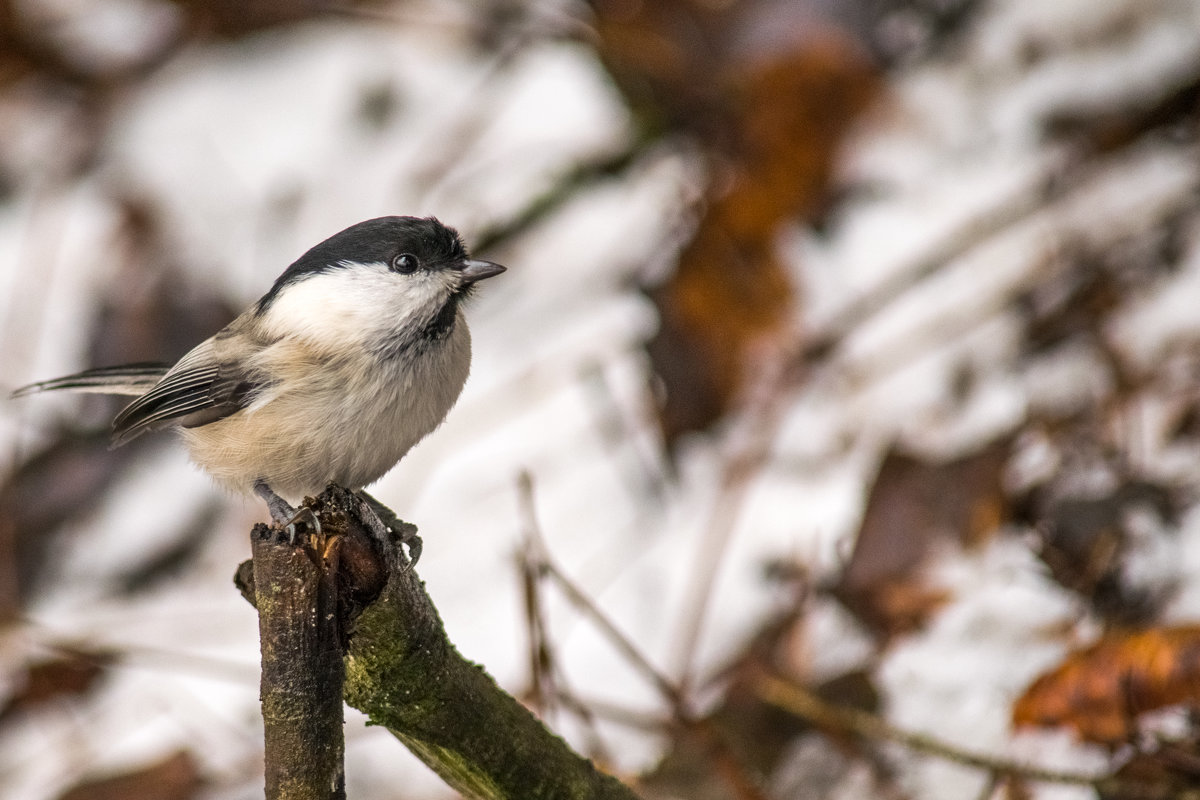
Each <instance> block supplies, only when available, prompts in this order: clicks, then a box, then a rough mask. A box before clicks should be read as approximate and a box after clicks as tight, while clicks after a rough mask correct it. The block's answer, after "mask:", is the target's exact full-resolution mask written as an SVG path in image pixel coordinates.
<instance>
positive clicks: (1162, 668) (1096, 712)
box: [1012, 625, 1200, 745]
mask: <svg viewBox="0 0 1200 800" xmlns="http://www.w3.org/2000/svg"><path fill="white" fill-rule="evenodd" d="M1179 704H1185V705H1188V706H1191V707H1196V708H1200V625H1189V626H1181V627H1175V628H1154V629H1151V630H1145V631H1139V632H1133V633H1129V632H1118V633H1111V634H1108V635H1106V636H1105V637H1104V638H1102V639H1101V640H1100V641H1099V642H1097V643H1096V644H1094V645H1092V646H1091V647H1088V648H1086V649H1084V650H1080V651H1077V652H1074V653H1071V654H1070V655H1069V656H1068V657H1067V658H1066V660H1065V661H1063V663H1062V664H1060V665H1059V666H1057V667H1055V668H1054V669H1053V670H1051V671H1050V672H1048V673H1046V674H1045V675H1042V676H1041V677H1040V678H1038V679H1037V680H1036V681H1034V682H1033V683H1032V684H1031V685H1030V686H1029V688H1028V689H1026V690H1025V693H1024V694H1023V695H1022V696H1021V698H1020V699H1019V700H1017V702H1016V703H1015V704H1014V706H1013V714H1012V717H1013V724H1014V725H1017V726H1026V725H1028V726H1039V727H1055V726H1062V727H1067V728H1070V729H1071V730H1073V731H1074V732H1075V733H1076V734H1077V735H1078V736H1079V737H1080V738H1081V739H1083V740H1085V741H1089V742H1097V743H1101V744H1109V745H1115V744H1119V743H1121V742H1123V741H1126V740H1128V739H1129V738H1130V736H1131V735H1132V734H1133V733H1134V732H1135V730H1136V725H1137V717H1138V715H1140V714H1144V713H1146V712H1148V711H1154V710H1156V709H1160V708H1164V707H1167V706H1173V705H1179Z"/></svg>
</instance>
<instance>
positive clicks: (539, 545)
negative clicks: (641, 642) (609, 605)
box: [517, 472, 683, 706]
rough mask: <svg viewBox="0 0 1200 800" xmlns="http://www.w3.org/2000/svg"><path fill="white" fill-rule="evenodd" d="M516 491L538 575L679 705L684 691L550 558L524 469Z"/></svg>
mask: <svg viewBox="0 0 1200 800" xmlns="http://www.w3.org/2000/svg"><path fill="white" fill-rule="evenodd" d="M517 485H518V490H519V496H520V500H521V509H522V514H523V516H524V517H525V520H526V528H527V530H528V531H529V532H530V534H529V536H530V540H531V543H532V544H533V545H534V546H536V558H537V559H538V561H537V564H538V567H539V571H540V572H541V574H543V575H545V576H546V577H548V578H550V579H551V580H552V581H554V583H555V584H556V585H557V586H558V588H559V589H560V590H561V591H562V592H563V594H565V595H566V596H567V599H568V600H570V601H571V603H572V604H573V605H574V606H575V607H576V608H578V609H579V610H580V611H581V612H583V614H584V615H585V616H587V617H588V619H590V620H591V621H592V622H593V623H594V624H595V625H596V627H598V628H599V629H600V631H601V632H602V633H603V634H604V635H605V636H606V637H608V640H609V642H610V643H611V644H612V645H613V647H615V648H616V649H617V651H618V652H620V654H621V655H622V656H624V657H625V658H626V659H627V660H628V662H629V664H630V665H631V666H632V667H633V668H634V669H636V670H637V671H638V672H640V673H641V674H642V676H643V677H645V678H646V679H647V680H648V681H649V682H650V683H651V684H653V685H654V687H655V688H656V689H657V690H658V691H659V693H660V694H662V696H663V697H665V698H666V699H667V700H669V701H670V703H671V705H672V706H681V704H682V700H683V694H682V692H680V690H679V687H678V686H676V685H675V684H674V683H672V682H671V680H670V679H669V678H667V676H666V675H664V674H663V673H662V672H660V671H659V669H658V668H657V667H655V666H654V665H653V664H651V663H650V660H649V659H647V658H646V657H645V656H644V655H642V652H641V651H640V650H639V649H638V648H637V646H636V645H635V644H634V643H633V642H632V641H631V640H630V639H629V637H628V636H626V635H625V634H624V633H623V632H622V631H621V630H620V629H619V628H617V626H616V625H614V624H613V622H612V621H611V620H610V619H609V618H608V617H607V616H606V615H605V614H604V613H603V612H602V611H600V609H599V608H597V607H596V604H595V603H593V602H592V599H591V598H590V597H588V596H587V595H586V594H585V593H584V592H583V590H581V589H580V588H579V587H578V586H576V585H575V582H574V581H572V580H571V579H570V578H569V577H567V575H566V574H565V573H564V572H563V571H562V570H561V569H559V568H558V566H557V565H556V564H555V563H554V562H553V561H552V560H551V558H550V555H549V553H548V552H547V550H546V546H545V542H544V540H543V539H542V536H541V531H540V528H539V527H538V525H537V520H536V517H535V515H534V507H533V479H532V477H531V476H530V475H529V473H527V472H523V473H521V475H520V476H519V478H518V484H517Z"/></svg>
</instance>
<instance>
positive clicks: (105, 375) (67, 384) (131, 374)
mask: <svg viewBox="0 0 1200 800" xmlns="http://www.w3.org/2000/svg"><path fill="white" fill-rule="evenodd" d="M170 367H171V365H170V364H125V365H123V366H120V367H100V368H99V369H89V370H87V371H85V372H77V373H75V374H74V375H65V376H63V377H61V378H55V379H54V380H49V381H41V382H39V383H31V384H29V385H28V386H22V387H21V388H20V389H17V390H16V391H15V392H13V393H12V396H13V397H24V396H25V395H27V394H36V393H38V392H54V391H60V390H61V391H70V392H93V393H96V394H129V395H141V394H145V393H146V392H147V391H149V390H150V389H152V388H153V387H154V384H156V383H158V382H159V381H160V380H162V378H163V376H164V375H166V374H167V371H168V370H169V369H170Z"/></svg>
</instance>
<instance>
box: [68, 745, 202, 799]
mask: <svg viewBox="0 0 1200 800" xmlns="http://www.w3.org/2000/svg"><path fill="white" fill-rule="evenodd" d="M203 785H204V781H203V778H202V777H201V775H200V768H199V767H198V766H197V765H196V760H195V759H194V758H193V757H192V756H191V755H190V754H189V753H187V752H185V751H180V752H177V753H175V754H173V755H171V756H168V757H167V758H165V759H163V760H162V761H160V762H158V763H157V764H152V765H150V766H148V767H145V768H144V769H140V770H136V771H134V772H126V773H124V774H121V775H114V776H112V777H108V778H101V779H99V780H95V781H89V782H87V783H81V784H79V785H78V786H76V787H75V788H73V789H70V790H69V791H67V792H66V793H65V794H63V795H62V796H61V797H60V798H59V800H134V799H136V800H191V798H193V797H196V796H197V795H198V794H199V792H200V789H201V788H202V787H203Z"/></svg>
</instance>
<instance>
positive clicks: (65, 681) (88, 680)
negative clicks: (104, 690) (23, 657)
mask: <svg viewBox="0 0 1200 800" xmlns="http://www.w3.org/2000/svg"><path fill="white" fill-rule="evenodd" d="M115 660H116V656H115V655H114V654H113V653H109V652H101V651H84V650H67V651H64V652H63V653H62V654H61V655H60V656H59V657H57V658H54V659H52V660H49V661H43V662H41V663H38V664H34V665H32V666H31V667H29V669H28V671H27V672H26V674H25V679H24V681H23V683H22V685H21V686H20V688H18V689H17V691H16V692H15V693H14V694H13V695H12V696H11V697H9V698H8V702H6V703H5V704H4V705H3V707H2V708H0V722H6V721H8V720H9V719H11V718H12V717H13V716H14V715H16V714H19V713H23V712H27V711H30V710H33V709H36V708H37V707H38V706H41V705H44V704H46V703H48V702H51V701H55V700H63V699H65V698H74V697H79V696H82V695H84V694H87V693H88V692H89V691H91V690H92V689H93V688H94V687H95V686H96V684H97V682H98V681H99V680H100V679H101V678H103V677H104V676H105V675H106V674H107V673H108V668H109V667H110V666H111V665H112V664H113V662H114V661H115Z"/></svg>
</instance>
